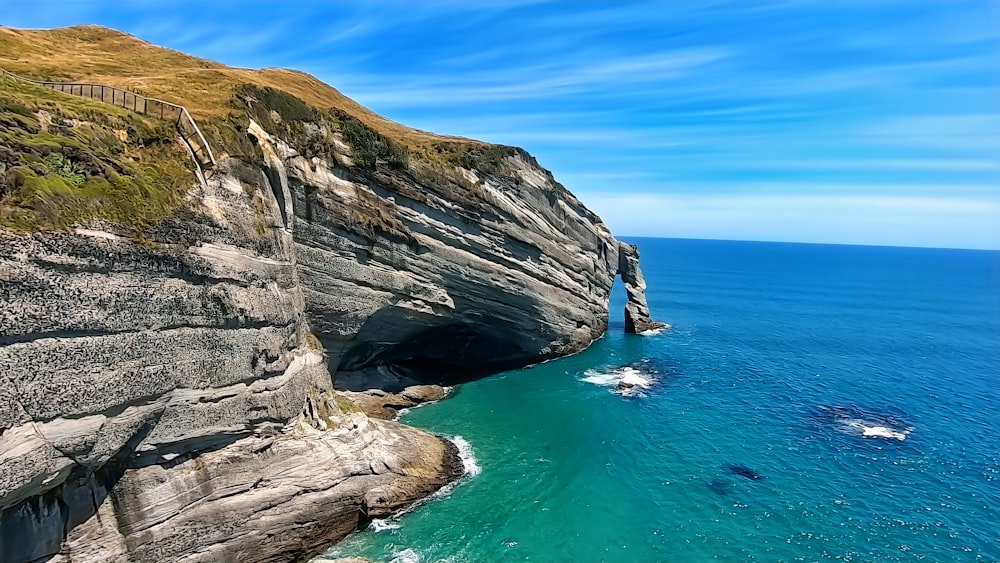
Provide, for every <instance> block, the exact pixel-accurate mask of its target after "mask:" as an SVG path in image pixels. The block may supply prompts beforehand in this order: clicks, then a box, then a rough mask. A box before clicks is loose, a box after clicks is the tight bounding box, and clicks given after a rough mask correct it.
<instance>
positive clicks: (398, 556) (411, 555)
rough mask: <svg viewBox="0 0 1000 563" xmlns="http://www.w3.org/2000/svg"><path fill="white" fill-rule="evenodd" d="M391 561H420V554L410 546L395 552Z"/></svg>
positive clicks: (395, 562) (393, 562)
mask: <svg viewBox="0 0 1000 563" xmlns="http://www.w3.org/2000/svg"><path fill="white" fill-rule="evenodd" d="M389 563H420V554H419V553H417V552H416V551H414V550H412V549H410V548H406V549H404V550H402V551H397V552H395V553H393V554H392V560H390V561H389Z"/></svg>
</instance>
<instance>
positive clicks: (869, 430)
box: [840, 418, 910, 441]
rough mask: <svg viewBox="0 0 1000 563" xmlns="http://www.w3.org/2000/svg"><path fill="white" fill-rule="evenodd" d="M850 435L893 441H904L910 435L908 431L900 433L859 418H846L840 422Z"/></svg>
mask: <svg viewBox="0 0 1000 563" xmlns="http://www.w3.org/2000/svg"><path fill="white" fill-rule="evenodd" d="M840 422H841V424H843V425H844V426H845V427H846V428H848V429H849V430H850V431H851V432H852V433H856V434H860V435H861V436H863V437H865V438H890V439H895V440H900V441H902V440H905V439H906V435H907V434H909V433H910V431H909V429H907V430H903V431H902V432H900V431H898V430H896V429H893V428H889V427H888V426H885V425H883V424H879V423H876V422H869V421H867V420H862V419H859V418H847V419H843V420H841V421H840Z"/></svg>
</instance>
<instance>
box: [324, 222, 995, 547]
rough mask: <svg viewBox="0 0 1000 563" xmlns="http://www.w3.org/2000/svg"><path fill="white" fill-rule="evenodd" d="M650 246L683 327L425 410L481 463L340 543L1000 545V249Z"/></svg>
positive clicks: (652, 293) (654, 276)
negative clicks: (631, 378)
mask: <svg viewBox="0 0 1000 563" xmlns="http://www.w3.org/2000/svg"><path fill="white" fill-rule="evenodd" d="M631 242H635V243H636V244H638V245H639V248H640V251H641V253H642V266H643V269H644V271H645V274H646V279H647V282H648V286H649V294H648V297H649V301H650V306H651V309H652V311H653V314H654V316H655V317H657V318H658V319H660V320H663V321H666V322H669V323H671V324H672V325H673V328H672V329H671V330H669V331H665V332H663V333H661V334H659V335H653V336H626V335H623V334H621V331H622V324H621V322H620V320H618V319H619V317H620V311H621V309H622V305H623V303H624V295H623V292H622V291H621V289H620V288H616V291H615V293H614V295H613V296H612V311H613V317H612V319H613V322H612V326H611V329H610V331H609V334H608V335H607V336H606V337H605V338H603V339H602V340H600V341H598V342H597V343H595V344H594V345H593V346H592V347H591V348H590V349H588V350H587V351H585V352H583V353H581V354H578V355H575V356H572V357H569V358H564V359H561V360H558V361H554V362H549V363H546V364H543V365H539V366H535V367H532V368H528V369H523V370H517V371H512V372H507V373H504V374H499V375H496V376H493V377H489V378H486V379H482V380H479V381H476V382H473V383H469V384H465V385H463V386H461V387H460V388H459V389H458V390H457V391H456V393H455V395H454V396H453V397H452V398H450V399H448V400H446V401H442V402H440V403H437V404H434V405H430V406H427V407H423V408H420V409H416V410H414V411H412V412H411V413H409V414H408V415H406V416H405V417H404V419H403V420H404V422H407V423H409V424H413V425H416V426H419V427H423V428H427V429H429V430H431V431H434V432H437V433H441V434H444V435H448V436H456V435H458V436H461V437H462V438H463V439H464V440H466V441H467V442H468V443H470V444H471V447H472V450H473V452H474V454H475V457H476V461H477V463H478V465H479V466H480V467H481V472H480V473H479V474H478V475H475V476H473V477H469V478H466V479H465V480H464V481H463V482H461V483H460V484H459V485H458V486H457V487H455V488H454V489H453V490H452V491H450V492H449V493H447V494H445V495H441V496H440V497H438V498H435V499H432V500H430V501H428V502H426V503H424V504H422V505H421V506H419V507H417V508H416V509H415V510H413V511H412V512H410V513H409V514H406V515H404V516H402V517H400V518H398V519H393V520H392V521H390V522H387V523H385V524H387V525H388V528H387V529H381V530H380V531H374V530H372V529H369V530H368V531H365V532H362V533H359V534H356V535H354V536H352V537H351V538H349V539H348V540H346V541H345V542H343V543H342V544H340V545H339V546H337V547H335V548H334V549H333V550H332V551H331V555H340V556H343V555H365V556H368V557H371V558H372V559H374V560H376V561H389V560H393V559H395V560H397V561H422V562H428V561H438V560H446V561H711V560H720V561H934V562H944V561H1000V253H998V252H986V251H962V250H937V249H914V248H886V247H858V246H832V245H802V244H782V243H753V242H730V241H694V240H674V239H633V240H632V241H631ZM623 367H628V368H629V369H630V370H631V373H632V374H633V375H638V376H641V377H645V378H648V379H649V381H650V382H651V386H650V387H649V388H648V389H646V390H645V391H644V392H643V393H640V394H637V395H635V396H622V395H619V394H615V393H613V392H612V391H613V389H614V387H613V386H606V385H599V384H595V383H594V382H600V381H602V380H607V381H611V382H613V381H614V379H613V378H614V376H616V375H618V376H620V375H621V374H623V373H625V372H623V371H622V369H621V368H623ZM866 429H867V431H868V432H869V433H872V434H875V435H873V436H868V437H865V436H864V435H863V433H864V431H865V430H866ZM879 434H881V435H879ZM900 437H902V438H903V439H899V438H900ZM733 466H739V467H733ZM752 476H759V477H760V478H759V479H752V478H749V477H752Z"/></svg>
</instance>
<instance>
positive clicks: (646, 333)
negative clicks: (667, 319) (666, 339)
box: [639, 324, 670, 336]
mask: <svg viewBox="0 0 1000 563" xmlns="http://www.w3.org/2000/svg"><path fill="white" fill-rule="evenodd" d="M669 328H670V325H668V324H665V325H663V326H662V327H660V328H651V329H649V330H642V331H639V335H640V336H656V335H657V334H661V333H663V331H665V330H668V329H669Z"/></svg>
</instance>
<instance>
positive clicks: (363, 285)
mask: <svg viewBox="0 0 1000 563" xmlns="http://www.w3.org/2000/svg"><path fill="white" fill-rule="evenodd" d="M250 130H251V132H252V134H253V135H254V137H255V138H256V139H257V140H258V142H259V143H260V145H261V147H262V150H263V153H264V154H265V155H271V156H269V157H268V161H269V162H271V163H272V164H271V166H272V173H271V174H270V175H269V177H270V178H273V179H275V181H274V182H273V185H272V189H273V191H274V193H275V194H285V195H284V197H285V198H290V200H288V201H286V202H285V203H284V204H282V207H283V209H286V210H289V213H288V220H287V223H286V225H287V226H288V228H289V229H291V231H292V234H293V238H294V240H295V244H296V250H295V254H296V257H297V260H298V262H297V263H298V274H299V279H300V280H301V283H302V288H303V295H304V297H305V300H306V309H307V311H308V312H309V315H310V321H311V323H312V327H313V330H314V332H315V333H316V335H317V336H318V337H319V338H320V340H321V341H322V342H323V344H324V346H325V347H326V349H327V351H328V352H329V357H330V367H331V370H332V371H334V372H336V376H337V381H338V382H343V385H338V386H342V387H343V388H351V389H355V390H358V389H367V388H372V387H375V388H386V387H395V388H396V389H395V390H398V389H401V388H402V387H404V386H406V385H409V384H413V383H447V382H452V381H462V380H463V379H466V378H469V377H471V376H475V375H479V374H482V373H488V372H491V371H497V370H500V369H504V368H509V367H513V366H522V365H525V364H531V363H536V362H540V361H543V360H546V359H550V358H554V357H557V356H561V355H565V354H569V353H573V352H577V351H580V350H582V349H584V348H586V347H587V346H588V345H589V344H590V343H591V342H593V340H594V339H595V338H597V337H599V336H600V335H602V334H604V331H605V330H606V329H607V326H608V298H609V296H610V292H611V287H612V284H613V283H614V280H615V277H616V276H618V275H619V274H621V277H622V280H623V282H624V283H625V286H626V288H627V289H628V297H629V307H628V309H627V310H626V317H625V318H626V330H627V331H629V332H639V331H643V330H647V329H648V328H651V327H655V326H656V324H655V323H653V322H652V321H651V320H650V318H649V309H648V307H647V305H646V298H645V282H644V281H643V278H642V273H641V271H640V270H639V264H638V252H637V251H636V250H635V247H634V246H631V245H628V244H625V243H621V242H620V241H618V240H617V239H615V238H614V236H613V235H612V234H611V232H610V231H609V230H608V228H607V227H606V226H605V225H604V223H603V222H602V221H601V220H600V218H599V217H597V216H596V215H594V213H593V212H591V211H590V210H588V209H587V208H586V207H584V205H583V204H582V203H580V201H579V200H578V199H577V198H576V197H574V196H573V195H572V194H571V193H569V192H568V191H567V190H566V189H565V188H563V187H562V186H561V185H559V184H558V183H556V182H555V180H554V179H553V178H552V176H551V174H549V173H548V172H547V171H545V170H544V169H541V168H539V167H537V165H536V164H535V163H534V162H533V159H531V158H530V157H528V156H527V155H526V154H523V153H520V152H517V153H515V154H514V155H513V156H510V157H508V158H507V159H506V161H505V162H504V165H505V166H506V167H507V170H508V171H509V175H506V176H498V175H491V174H487V173H483V172H481V171H476V170H468V169H463V170H461V173H462V174H464V176H465V177H466V178H467V179H468V181H469V182H470V183H471V184H472V188H471V189H468V190H465V191H464V192H462V193H459V192H460V190H457V189H451V190H441V189H440V188H438V189H435V186H430V185H421V184H419V183H415V180H414V178H413V177H412V176H410V175H407V174H405V173H398V172H393V171H391V170H390V171H382V172H380V173H362V172H358V171H357V170H356V169H350V168H348V167H345V166H343V165H342V164H340V163H341V162H344V161H347V162H349V159H350V152H349V150H347V149H346V147H342V148H343V154H342V155H341V156H342V157H343V158H341V159H336V160H334V161H321V160H319V159H312V160H307V159H305V158H303V157H301V156H299V155H298V154H296V153H295V151H294V150H292V149H290V148H289V147H288V146H287V145H286V144H284V143H283V142H281V141H280V140H277V139H272V138H271V137H270V135H268V134H267V133H266V132H264V131H263V130H261V129H260V128H259V127H257V126H256V124H251V127H250ZM470 194H471V195H470ZM279 199H280V197H279ZM358 216H379V217H381V218H382V219H381V221H382V223H383V224H382V226H381V229H374V230H372V231H366V229H358V228H353V229H352V228H350V227H347V228H345V225H348V226H349V225H352V224H355V223H357V221H358V219H357V218H358ZM387 239H388V242H389V243H388V244H387Z"/></svg>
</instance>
